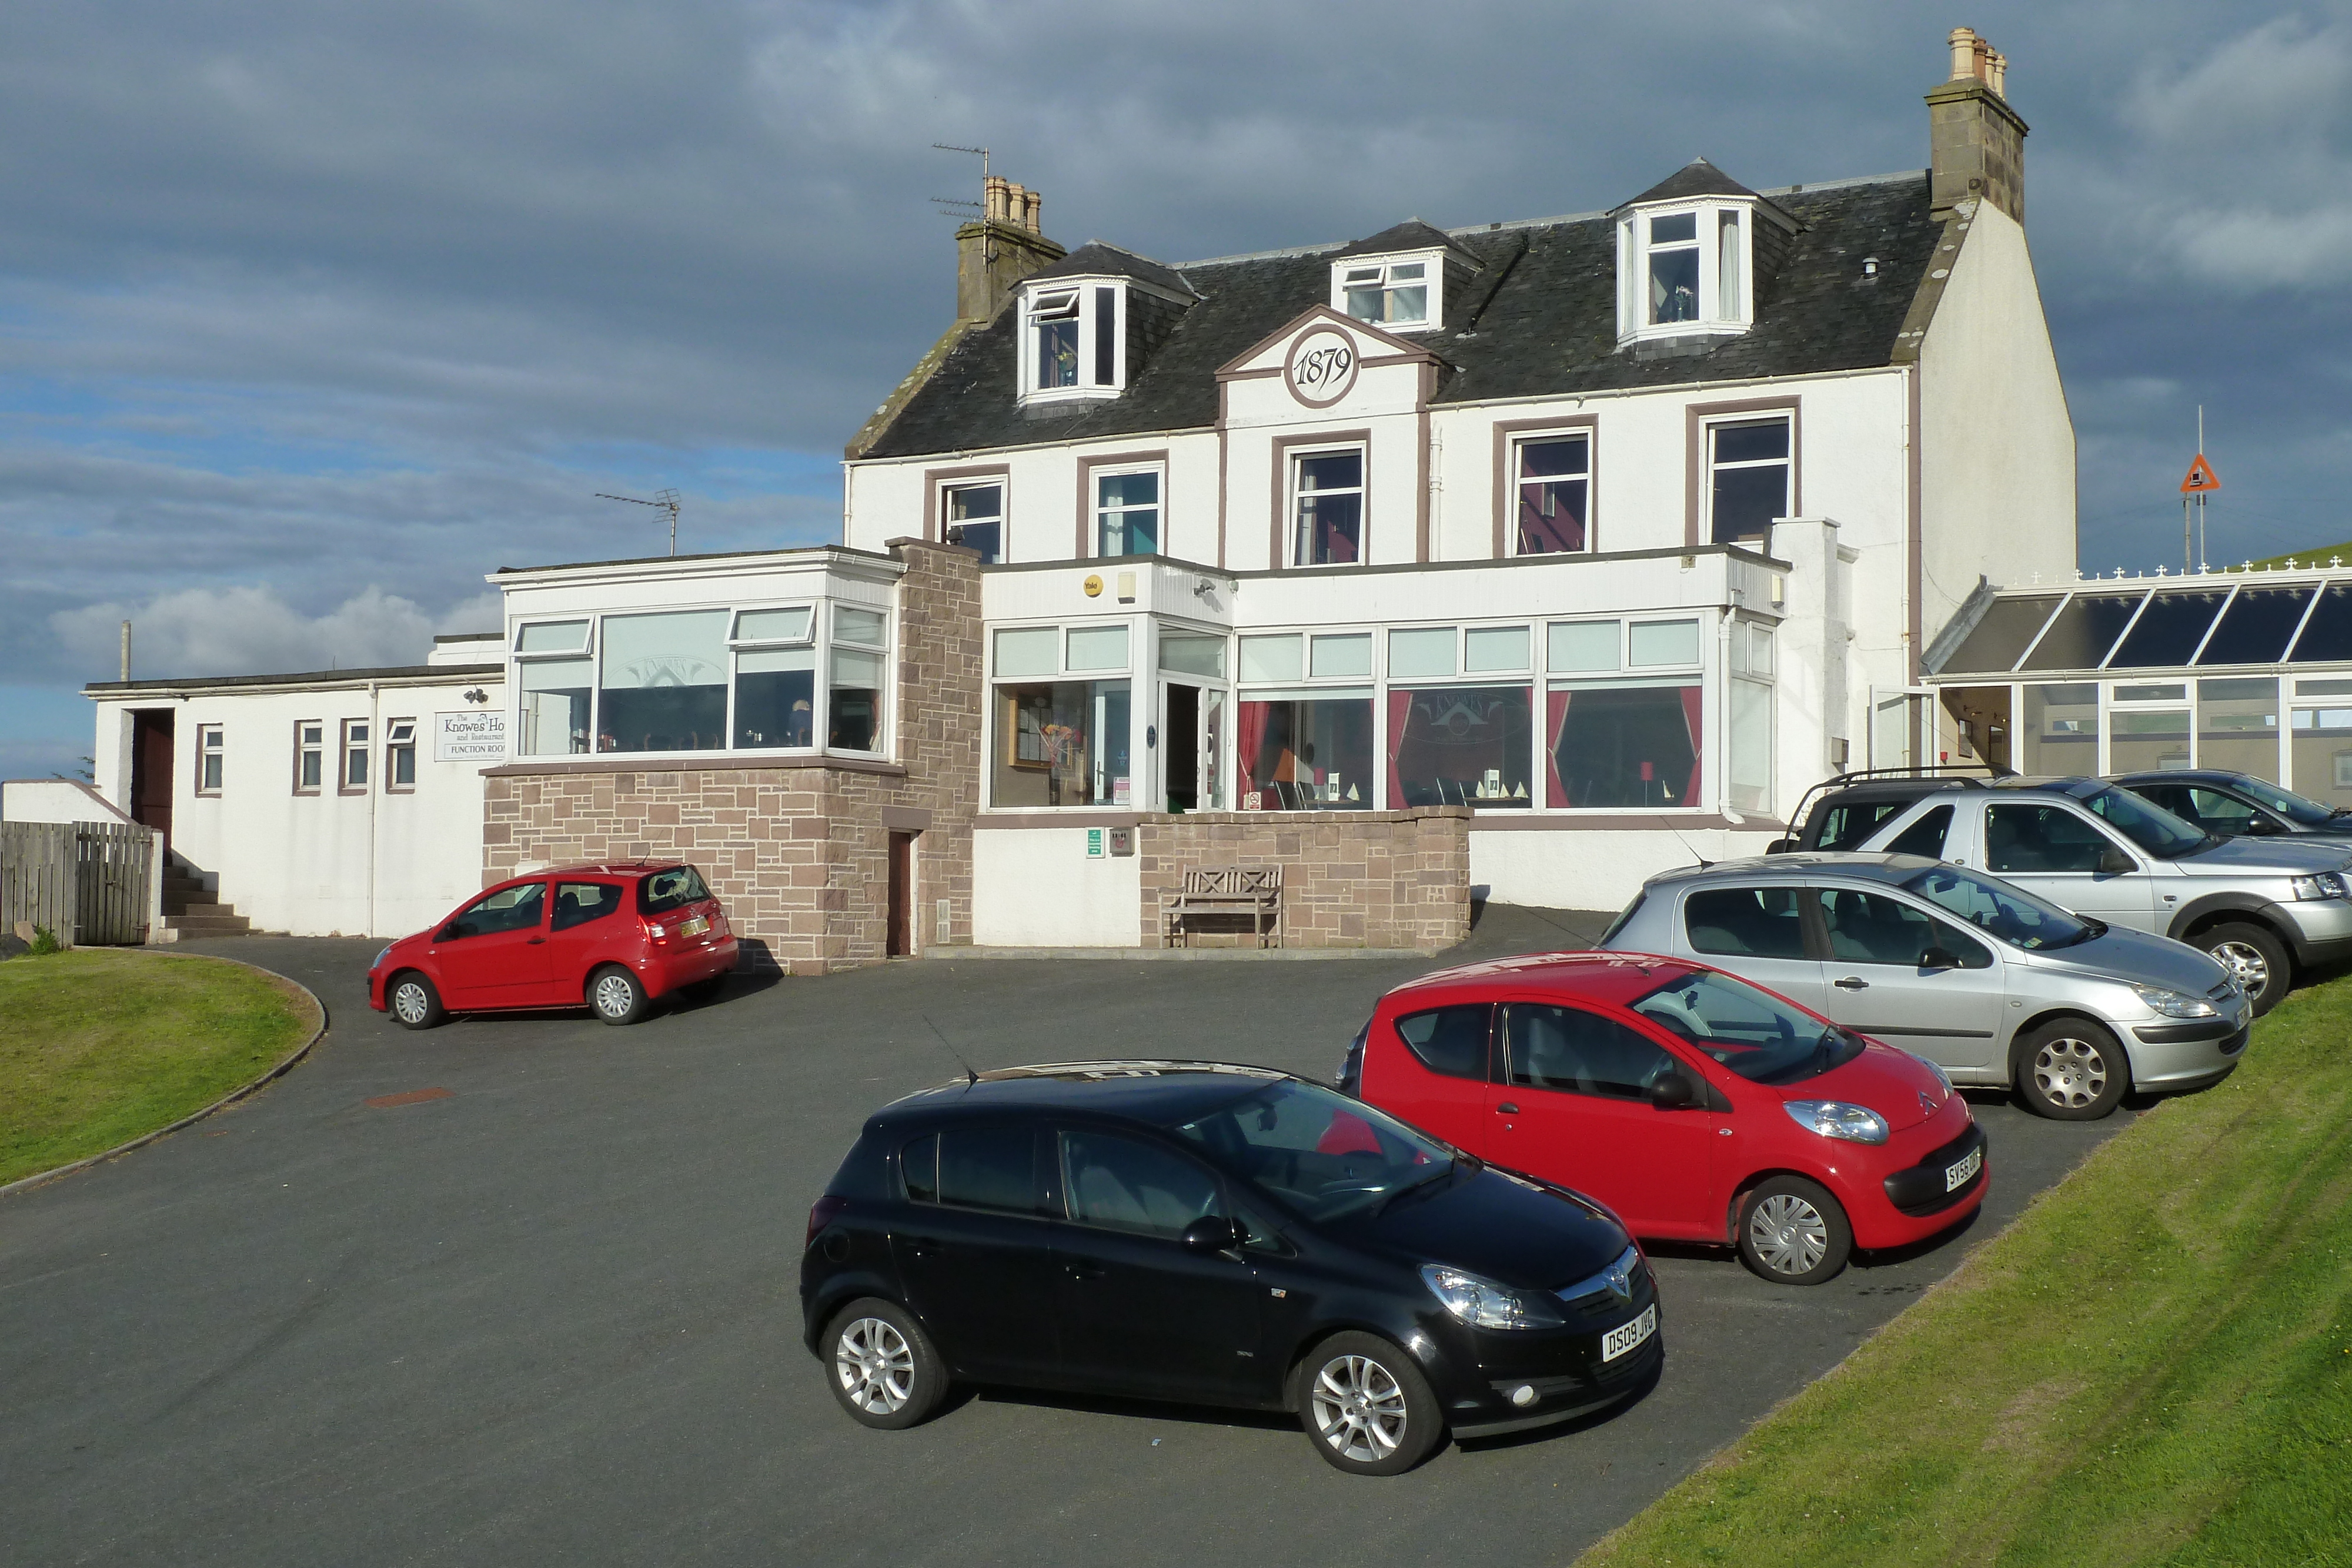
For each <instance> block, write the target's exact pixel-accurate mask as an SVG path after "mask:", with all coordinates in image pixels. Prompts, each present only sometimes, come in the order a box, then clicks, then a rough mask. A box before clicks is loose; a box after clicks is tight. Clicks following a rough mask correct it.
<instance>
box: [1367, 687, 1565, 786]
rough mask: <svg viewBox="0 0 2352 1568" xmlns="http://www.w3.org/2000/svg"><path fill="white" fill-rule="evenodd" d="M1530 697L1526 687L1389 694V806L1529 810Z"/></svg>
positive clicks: (1531, 768)
mask: <svg viewBox="0 0 2352 1568" xmlns="http://www.w3.org/2000/svg"><path fill="white" fill-rule="evenodd" d="M1532 698H1533V693H1532V692H1531V691H1530V690H1529V688H1528V687H1526V686H1499V685H1498V686H1420V687H1414V688H1412V689H1410V690H1402V691H1391V692H1390V693H1389V789H1390V796H1389V800H1390V802H1391V806H1393V807H1400V808H1401V807H1408V806H1475V807H1480V808H1483V809H1492V810H1526V809H1528V808H1529V807H1531V806H1533V805H1534V804H1535V799H1534V791H1533V789H1530V788H1529V786H1530V784H1531V782H1532V774H1533V772H1534V765H1535V757H1534V748H1533V742H1534V738H1535V737H1534V734H1533V729H1534V726H1533V724H1532V722H1531V716H1530V714H1529V711H1528V710H1529V705H1530V703H1531V701H1532Z"/></svg>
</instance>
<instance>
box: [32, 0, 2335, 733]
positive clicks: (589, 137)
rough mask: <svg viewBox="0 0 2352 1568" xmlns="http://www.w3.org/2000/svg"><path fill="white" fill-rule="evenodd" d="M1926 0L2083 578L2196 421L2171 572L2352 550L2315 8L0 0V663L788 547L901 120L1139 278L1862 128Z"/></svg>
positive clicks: (72, 665) (909, 347) (895, 327)
mask: <svg viewBox="0 0 2352 1568" xmlns="http://www.w3.org/2000/svg"><path fill="white" fill-rule="evenodd" d="M1955 20H1964V21H1967V22H1969V23H1970V25H1972V26H1977V27H1979V29H1980V30H1982V31H1984V32H1985V33H1986V34H1988V35H1989V36H1990V37H1992V39H1993V40H1994V42H1995V43H1996V44H1997V45H1998V46H1999V47H2000V48H2002V49H2003V50H2004V51H2005V52H2006V53H2007V54H2008V56H2009V57H2010V59H2011V78H2010V85H2011V96H2012V99H2013V101H2014V102H2015V103H2016V104H2017V106H2018V108H2019V109H2020V110H2021V112H2022V113H2023V114H2024V115H2025V116H2026V117H2027V119H2028V120H2030V121H2031V122H2032V127H2033V133H2032V138H2031V140H2030V141H2029V143H2028V153H2027V164H2028V209H2029V219H2030V229H2031V232H2032V236H2033V243H2034V252H2035V257H2036V262H2037V266H2038V267H2039V269H2040V274H2041V277H2042V286H2043V289H2044V294H2045V298H2046V302H2047V305H2048V308H2049V310H2050V314H2051V320H2052V325H2053V335H2054V337H2055V340H2056V344H2057V348H2058V351H2059V355H2060V361H2061V365H2062V368H2063V370H2064V371H2065V373H2066V376H2067V380H2068V387H2069V392H2070V396H2071V398H2072V401H2073V407H2074V416H2075V420H2076V423H2077V428H2078V431H2079V434H2080V435H2081V437H2082V457H2083V466H2082V514H2083V519H2084V527H2083V553H2084V562H2085V564H2086V565H2090V566H2105V565H2109V564H2116V563H2121V564H2126V565H2131V566H2148V565H2153V564H2155V563H2156V562H2157V561H2158V560H2159V559H2169V558H2168V555H2167V551H2168V549H2177V540H2178V533H2177V529H2178V510H2177V502H2176V501H2175V500H2174V499H2173V486H2174V485H2175V484H2177V482H2178V479H2179V474H2180V472H2181V470H2182V469H2184V468H2185V467H2186V465H2187V461H2188V458H2189V447H2190V444H2191V442H2192V437H2193V422H2194V410H2195V407H2196V405H2197V404H2198V403H2199V402H2204V403H2205V404H2207V405H2208V409H2209V424H2210V429H2211V431H2212V436H2211V440H2210V448H2211V451H2212V454H2213V457H2214V461H2215V463H2216V464H2217V465H2219V466H2220V467H2221V472H2222V476H2223V478H2224V481H2225V483H2226V484H2227V486H2228V488H2227V489H2225V490H2224V492H2223V494H2222V497H2221V500H2220V501H2219V502H2218V503H2217V504H2216V507H2215V510H2214V513H2213V519H2214V535H2215V553H2216V554H2217V555H2224V554H2226V555H2227V556H2229V557H2231V558H2232V559H2234V558H2236V557H2238V556H2242V555H2256V554H2265V553H2269V552H2271V551H2273V550H2275V549H2294V548H2301V547H2305V546H2308V545H2313V544H2318V543H2323V542H2332V541H2334V540H2335V539H2336V538H2352V517H2346V516H2345V514H2344V510H2343V508H2342V507H2341V505H2340V502H2339V500H2338V497H2341V496H2342V495H2343V494H2344V493H2345V490H2346V484H2347V480H2352V472H2347V469H2352V441H2347V428H2346V426H2347V418H2346V414H2345V409H2346V407H2347V399H2346V392H2347V386H2346V379H2347V371H2346V370H2345V368H2344V361H2343V357H2342V353H2341V344H2342V343H2343V341H2344V340H2345V337H2346V331H2347V328H2352V320H2347V315H2352V310H2347V305H2346V303H2345V301H2346V299H2347V291H2346V288H2345V284H2346V283H2347V274H2352V108H2348V107H2347V106H2352V90H2347V89H2352V6H2348V5H2346V4H2344V3H2341V0H2339V3H2336V4H2328V5H2306V6H2301V7H2291V8H2269V9H2265V8H2260V7H2235V8H2230V7H2212V6H2192V5H2187V4H2185V3H2180V0H2156V3H2154V4H2147V5H2139V4H2133V5H2125V4H2121V3H2119V0H2117V3H2105V4H2089V5H2032V6H2027V5H2013V4H2012V5H1979V7H1977V8H1976V9H1975V10H1974V11H1973V12H1971V13H1970V14H1969V15H1967V16H1957V15H1952V16H1935V15H1930V14H1927V13H1925V12H1920V11H1918V10H1916V8H1912V7H1888V6H1872V5H1830V4H1790V3H1781V4H1768V5H1750V4H1724V5H1699V4H1673V5H1652V6H1643V7H1619V6H1611V5H1559V4H1543V3H1538V0H1525V3H1518V4H1502V3H1499V0H1490V3H1478V0H1472V3H1468V4H1457V5H1450V6H1444V7H1431V6H1429V5H1405V4H1401V3H1395V0H1359V3H1353V4H1348V5H1339V4H1328V3H1324V4H1302V5H1290V6H1266V5H1262V4H1253V5H1244V4H1239V3H1232V0H1207V3H1202V4H1195V5H1187V6H1181V7H1172V6H1165V5H1154V6H1139V5H1117V4H1102V3H1095V4H1076V3H1074V0H1072V3H1026V4H1024V3H1009V4H987V5H982V4H977V3H974V4H966V5H910V4H873V5H823V4H772V5H761V4H751V3H744V0H672V3H671V4H668V5H662V6H658V7H654V6H642V5H640V6H622V5H610V4H604V5H599V4H594V3H587V4H580V3H567V4H564V5H553V4H548V3H544V0H506V3H501V4H496V5H488V4H453V3H446V0H445V3H442V4H432V3H423V4H418V3H409V4H403V5H397V6H395V5H381V4H379V5H362V6H356V7H338V8H320V7H316V6H295V5H280V4H269V3H267V0H256V3H252V4H247V5H240V6H235V7H226V6H218V5H186V4H162V3H156V0H121V3H118V4H114V5H107V6H103V7H87V6H80V7H77V6H43V7H19V8H18V9H17V10H16V12H15V13H13V14H12V16H11V18H10V41H9V48H8V49H7V51H5V55H0V203H5V210H6V211H7V212H8V213H9V214H10V221H9V222H8V223H7V224H5V225H0V421H5V423H0V431H4V432H5V440H0V559H6V561H7V562H8V567H7V570H6V571H5V574H0V657H5V658H6V659H7V660H8V661H9V662H10V668H11V670H12V672H13V675H12V678H14V679H16V680H17V681H19V682H20V683H22V684H21V685H19V686H17V687H14V688H9V689H8V692H10V693H17V694H32V693H48V694H52V695H54V694H56V693H60V692H63V691H65V690H67V689H68V688H70V686H72V685H75V684H77V683H79V681H80V680H83V679H86V678H90V677H92V676H105V675H108V674H112V665H111V657H110V648H111V642H110V638H109V637H108V636H107V635H105V634H104V633H105V632H106V628H107V627H108V626H109V625H110V623H111V622H112V621H114V620H119V619H120V617H121V613H126V612H127V613H131V614H133V615H134V616H137V617H138V618H140V619H141V620H142V624H144V623H147V622H153V623H154V625H155V627H156V635H155V636H154V638H152V640H151V639H142V673H150V674H163V673H188V672H194V671H198V670H221V671H224V672H225V671H226V670H228V669H230V668H232V667H238V666H244V667H258V664H267V663H285V662H294V663H325V662H326V661H327V660H328V659H329V658H331V657H334V658H342V659H343V660H344V662H346V663H350V662H356V661H355V658H354V657H353V656H352V654H350V653H347V650H352V649H356V648H358V647H359V646H361V645H362V644H365V645H366V646H368V647H370V648H373V649H377V650H378V651H379V652H383V651H386V650H390V649H392V648H393V647H394V646H395V645H397V644H400V643H402V642H403V641H404V639H411V638H422V637H423V636H424V635H425V634H426V633H427V632H429V631H430V630H432V629H433V628H435V627H437V626H440V625H443V624H444V623H445V622H446V621H447V620H448V618H449V617H451V616H453V615H454V616H463V615H466V614H474V613H478V608H477V605H478V598H479V595H480V594H481V592H482V591H483V585H482V583H481V581H480V577H481V573H482V572H483V571H484V570H488V569H489V568H491V567H495V566H497V565H499V564H501V563H508V564H513V563H520V562H521V561H524V560H532V561H536V560H551V559H578V558H595V557H603V556H613V555H623V554H635V553H641V552H642V551H644V550H645V549H648V548H658V540H657V536H656V532H655V530H654V528H652V527H651V526H650V517H649V516H648V515H640V514H638V513H637V512H636V510H635V508H630V507H617V506H614V505H613V504H611V503H606V502H599V501H595V500H593V498H592V497H593V492H594V491H597V490H608V489H616V488H618V489H623V490H627V491H631V492H634V493H639V494H643V493H646V492H647V491H649V490H651V489H652V488H653V487H655V486H659V485H663V484H671V485H676V486H678V487H679V488H680V489H681V490H683V491H685V492H686V495H687V507H688V513H687V528H688V546H689V548H701V549H710V548H744V547H749V546H756V545H763V544H775V543H799V542H808V541H811V540H814V539H819V538H827V537H830V536H831V535H832V533H833V532H834V530H835V528H836V527H837V497H838V486H839V478H838V474H837V472H836V470H835V467H834V466H833V465H834V463H835V459H836V458H837V456H838V453H839V448H840V444H841V442H842V441H843V440H845V438H846V437H847V436H848V434H850V433H852V432H853V431H854V430H855V429H856V426H857V425H858V423H860V422H861V421H862V419H863V418H864V416H865V415H866V413H868V412H869V411H870V410H871V408H872V407H873V405H874V404H875V403H876V402H878V401H879V399H880V398H881V396H882V395H883V394H884V393H885V392H887V391H888V389H889V388H890V387H891V386H892V385H893V384H895V382H897V380H898V377H899V376H900V375H901V374H903V373H904V371H905V369H906V367H907V365H908V363H910V362H911V361H913V359H914V358H915V357H916V356H917V355H919V353H920V352H921V351H922V350H923V349H924V348H925V347H926V346H927V345H928V344H929V342H930V341H931V340H932V339H933V338H934V337H935V336H936V334H937V333H938V331H939V330H940V328H941V327H943V326H944V325H945V323H946V319H947V318H948V316H949V314H950V308H951V303H952V276H951V266H950V224H949V223H948V222H947V221H946V220H944V219H942V218H941V217H940V216H939V215H938V214H936V213H934V212H933V210H932V209H931V207H930V206H929V204H928V203H927V202H926V200H925V198H926V197H929V196H932V195H951V194H960V193H966V192H968V191H969V190H970V189H971V185H972V183H973V178H972V177H973V174H974V173H975V172H976V171H975V170H973V169H971V168H970V167H967V164H968V162H969V161H968V160H962V159H959V158H956V157H952V156H950V155H949V154H944V153H939V152H932V151H930V150H929V143H930V142H932V141H980V142H985V143H987V144H988V145H990V146H991V147H992V148H993V149H994V150H995V161H996V167H997V168H998V169H999V170H1000V171H1002V172H1005V173H1008V174H1010V175H1011V176H1012V177H1013V178H1015V179H1018V180H1021V181H1023V182H1024V183H1029V184H1031V185H1033V186H1035V187H1038V188H1040V189H1042V190H1043V191H1044V193H1045V225H1046V227H1047V229H1048V230H1049V231H1050V232H1052V233H1053V234H1054V235H1055V236H1056V237H1057V238H1060V239H1062V240H1063V241H1064V242H1066V243H1068V244H1072V245H1075V244H1076V243H1077V242H1079V241H1081V240H1084V239H1086V238H1088V237H1093V236H1099V237H1102V238H1106V239H1110V240H1114V241H1116V242H1118V243H1119V244H1122V245H1127V246H1132V247H1134V248H1136V249H1139V250H1141V251H1144V252H1146V253H1148V254H1151V255H1155V256H1161V257H1163V258H1166V259H1170V260H1181V259H1186V258H1190V257H1194V256H1209V255H1215V254H1220V253H1225V252H1232V251H1238V250H1250V249H1259V248H1265V247H1268V246H1282V245H1292V244H1301V243H1309V242H1314V241H1319V240H1327V239H1339V238H1346V237H1350V236H1353V235H1363V234H1368V233H1370V232H1373V231H1374V230H1376V229H1379V228H1381V227H1383V226H1385V225H1388V224H1390V223H1391V222H1393V221H1395V220H1396V219H1398V218H1400V217H1402V216H1404V215H1406V214H1419V215H1422V216H1424V217H1427V218H1429V219H1431V220H1432V221H1433V222H1437V223H1441V224H1463V223H1472V222H1479V221H1486V220H1489V219H1496V218H1506V217H1521V216H1532V215H1538V214H1548V213H1559V212H1568V211H1579V210H1590V209H1592V208H1597V207H1604V206H1607V205H1610V204H1612V203H1614V202H1617V201H1619V200H1622V199H1623V198H1624V197H1625V196H1627V195H1629V194H1631V193H1634V192H1636V191H1638V190H1640V189H1642V188H1643V187H1644V186H1645V185H1647V184H1649V183H1652V182H1653V181H1654V180H1655V179H1657V178H1658V177H1660V176H1661V175H1663V174H1664V172H1667V171H1669V170H1671V169H1672V168H1674V167H1675V166H1676V165H1677V164H1679V163H1681V162H1684V161H1685V160H1686V159H1687V158H1689V157H1691V156H1694V155H1696V154H1701V153H1703V154H1705V155H1706V156H1708V157H1709V158H1711V159H1713V160H1715V161H1716V162H1718V163H1719V164H1722V165H1723V166H1725V167H1726V168H1727V169H1729V170H1730V171H1731V172H1734V173H1735V174H1737V175H1738V177H1740V178H1741V179H1743V180H1746V181H1747V182H1748V183H1751V184H1757V185H1768V184H1778V183H1789V182H1793V181H1811V180H1819V179H1823V178H1829V177H1833V176H1837V175H1843V174H1860V173H1874V172H1884V171H1886V170H1891V169H1897V168H1904V167H1912V166H1916V165H1918V164H1920V163H1922V162H1925V160H1926V145H1927V122H1926V112H1925V110H1924V108H1923V106H1922V105H1921V103H1920V101H1919V99H1920V94H1921V93H1922V92H1924V91H1925V90H1926V89H1927V88H1928V87H1929V86H1931V85H1932V84H1933V83H1934V82H1935V81H1936V80H1937V79H1938V78H1940V77H1941V76H1942V75H1943V73H1944V68H1945V63H1946V57H1945V55H1944V53H1943V48H1942V35H1943V32H1944V30H1945V29H1946V28H1947V27H1948V26H1950V25H1951V24H1952V22H1953V21H1955ZM1997 456H1998V455H1988V460H1989V461H1991V460H1997ZM208 625H216V626H226V627H229V628H231V629H233V630H235V631H236V634H235V635H226V634H218V635H216V634H215V633H214V632H208V631H206V630H205V628H206V627H207V626H208ZM151 643H152V661H153V662H150V658H149V652H150V644H151ZM305 650H307V651H308V652H307V656H301V657H298V656H297V655H299V654H303V653H304V651H305ZM418 651H419V652H421V647H420V648H419V649H418ZM371 656H374V655H373V654H372V655H371ZM76 711H78V710H75V709H73V708H71V707H70V706H65V705H61V704H60V703H58V702H56V701H52V700H49V698H47V697H42V698H40V699H39V700H35V698H34V697H32V696H30V695H8V693H0V746H5V747H7V748H8V749H7V751H6V752H5V754H0V755H5V757H6V758H8V759H9V760H8V766H11V767H22V766H24V764H23V762H22V761H20V760H19V758H21V757H23V756H31V755H36V754H46V753H42V752H41V748H42V747H52V748H54V747H58V746H65V747H72V748H73V749H76V750H78V749H79V746H78V745H77V744H76V742H77V739H78V737H77V735H76V732H75V731H74V729H73V727H72V725H71V724H69V723H68V721H67V720H66V719H64V718H62V717H60V715H61V714H70V713H74V712H76ZM28 747H30V748H31V750H29V751H28V750H27V749H26V748H28ZM65 755H67V753H65V752H63V751H60V752H58V756H59V757H60V758H62V757H63V756H65Z"/></svg>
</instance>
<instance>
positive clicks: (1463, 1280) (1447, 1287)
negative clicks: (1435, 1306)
mask: <svg viewBox="0 0 2352 1568" xmlns="http://www.w3.org/2000/svg"><path fill="white" fill-rule="evenodd" d="M1421 1279H1422V1282H1423V1284H1425V1285H1427V1286H1428V1287H1429V1291H1430V1294H1432V1295H1433V1296H1435V1297H1436V1298H1437V1299H1438V1300H1439V1301H1443V1302H1444V1304H1445V1310H1446V1311H1447V1312H1452V1313H1453V1314H1454V1316H1455V1317H1457V1318H1460V1319H1461V1320H1462V1321H1463V1322H1465V1323H1468V1324H1469V1325H1470V1326H1471V1327H1473V1328H1481V1329H1546V1328H1556V1327H1558V1326H1559V1324H1561V1323H1564V1322H1567V1321H1568V1320H1567V1319H1566V1318H1564V1317H1562V1316H1561V1315H1560V1313H1559V1310H1558V1309H1557V1308H1555V1307H1553V1306H1551V1305H1550V1304H1549V1303H1548V1302H1546V1301H1544V1300H1543V1299H1542V1297H1540V1296H1538V1295H1531V1294H1529V1293H1528V1292H1527V1291H1514V1290H1511V1289H1509V1288H1508V1287H1507V1286H1503V1285H1497V1284H1496V1283H1495V1281H1492V1280H1482V1279H1480V1278H1479V1277H1478V1276H1477V1275H1475V1274H1465V1273H1464V1272H1463V1271H1462V1270H1459V1269H1449V1268H1447V1267H1446V1266H1445V1265H1444V1264H1443V1263H1423V1265H1422V1266H1421Z"/></svg>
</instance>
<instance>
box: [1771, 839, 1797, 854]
mask: <svg viewBox="0 0 2352 1568" xmlns="http://www.w3.org/2000/svg"><path fill="white" fill-rule="evenodd" d="M1796 847H1797V841H1796V840H1794V839H1774V840H1773V841H1771V842H1770V843H1769V844H1766V845H1765V846H1764V852H1765V853H1766V854H1768V855H1785V854H1787V853H1788V852H1790V850H1793V849H1795V848H1796Z"/></svg>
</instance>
